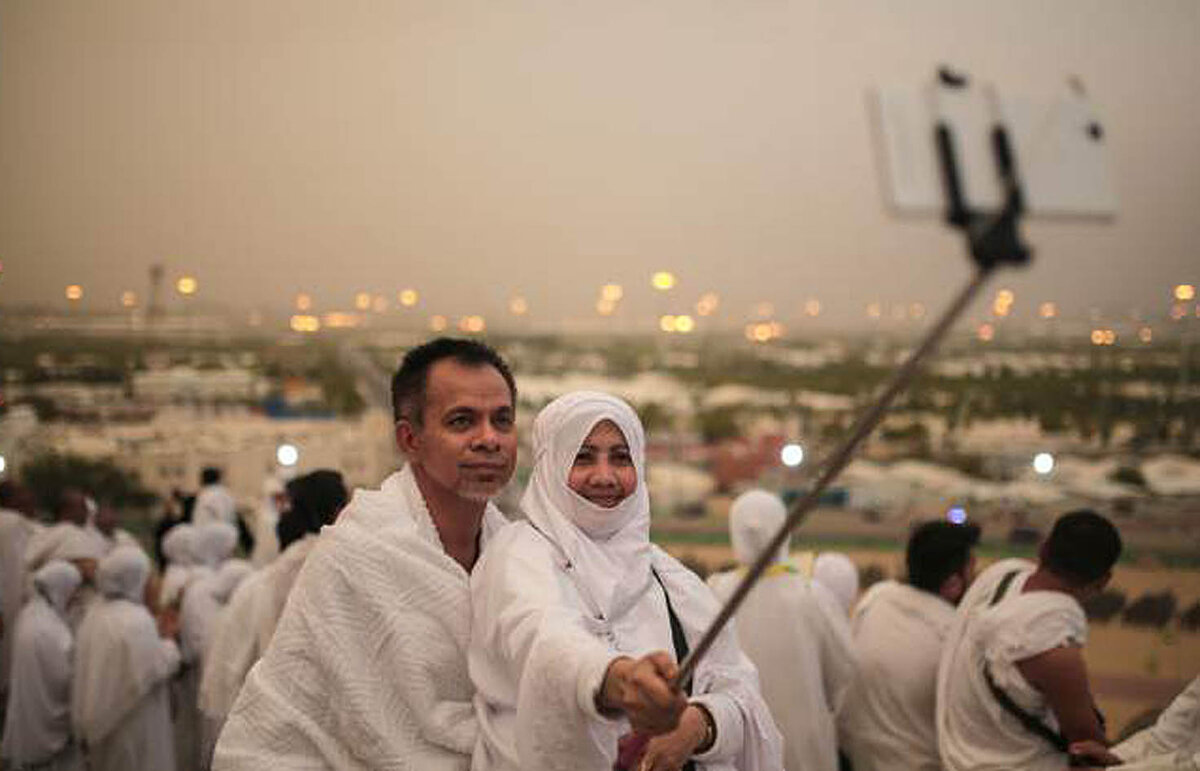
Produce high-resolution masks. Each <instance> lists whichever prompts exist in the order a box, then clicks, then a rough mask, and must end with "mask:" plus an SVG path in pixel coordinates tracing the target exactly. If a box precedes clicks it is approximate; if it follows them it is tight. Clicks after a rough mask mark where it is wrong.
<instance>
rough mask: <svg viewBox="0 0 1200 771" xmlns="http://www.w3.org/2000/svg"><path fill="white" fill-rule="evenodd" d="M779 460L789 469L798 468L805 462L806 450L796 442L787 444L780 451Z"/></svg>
mask: <svg viewBox="0 0 1200 771" xmlns="http://www.w3.org/2000/svg"><path fill="white" fill-rule="evenodd" d="M779 460H780V461H782V462H783V465H785V466H787V467H788V468H796V467H797V466H799V465H800V464H801V463H803V462H804V448H803V447H801V446H800V445H799V444H798V443H796V442H790V443H788V444H785V445H784V446H783V448H782V449H781V450H780V451H779Z"/></svg>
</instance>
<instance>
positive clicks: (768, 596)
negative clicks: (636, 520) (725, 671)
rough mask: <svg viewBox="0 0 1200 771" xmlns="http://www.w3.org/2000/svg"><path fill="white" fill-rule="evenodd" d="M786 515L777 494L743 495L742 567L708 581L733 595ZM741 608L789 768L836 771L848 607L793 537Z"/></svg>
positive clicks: (736, 507)
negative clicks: (792, 550)
mask: <svg viewBox="0 0 1200 771" xmlns="http://www.w3.org/2000/svg"><path fill="white" fill-rule="evenodd" d="M785 519H787V511H786V509H785V508H784V505H783V501H781V500H780V499H779V497H778V496H776V495H773V494H771V493H768V492H766V491H765V490H750V491H747V492H745V493H742V494H741V495H739V496H738V497H737V500H735V501H734V502H733V506H732V507H731V508H730V510H729V535H730V541H731V543H732V545H733V554H734V557H735V558H736V559H737V561H738V563H739V565H741V567H739V568H738V569H737V570H731V571H729V572H726V573H718V574H717V575H714V576H712V577H711V578H710V579H709V584H710V585H711V586H712V588H713V591H714V592H716V595H717V596H718V597H720V598H722V599H727V598H728V597H729V596H730V595H732V594H733V592H734V590H735V589H736V587H737V585H738V583H739V582H740V581H741V580H742V578H743V576H744V575H745V571H746V568H747V567H749V566H750V565H751V564H752V563H753V562H754V561H755V560H756V559H757V558H758V555H759V554H760V553H762V550H763V549H765V548H766V547H767V544H768V543H769V542H770V540H771V538H772V537H773V536H774V535H775V533H776V532H777V531H778V530H779V528H780V527H781V526H782V525H783V522H784V520H785ZM773 556H774V560H773V562H772V564H771V566H770V567H769V568H767V571H766V573H765V574H764V575H763V578H762V579H761V580H760V581H759V583H758V584H756V585H755V587H754V589H752V590H751V592H750V594H749V595H748V596H747V597H746V600H745V602H744V603H743V605H742V606H741V608H740V609H739V610H738V612H737V617H736V619H737V630H738V639H739V640H740V641H741V644H742V647H743V649H744V650H745V651H746V655H747V656H749V657H750V660H751V661H753V662H754V664H755V666H757V667H758V671H759V674H760V675H761V677H762V690H763V698H764V699H766V702H767V704H768V705H769V706H770V708H771V714H772V715H773V716H774V718H775V722H776V724H777V725H778V726H779V730H780V732H781V733H782V734H783V735H784V736H785V737H787V740H786V741H785V743H784V768H786V769H787V771H836V769H837V767H838V760H837V731H836V726H835V723H834V716H835V714H836V712H837V709H838V707H839V706H840V704H841V700H842V697H843V696H844V694H845V691H846V688H847V686H849V684H850V682H851V680H852V679H853V676H854V654H853V652H852V648H851V641H850V630H849V628H848V625H847V622H846V615H845V611H844V610H843V609H842V607H841V605H840V604H839V601H838V600H837V599H836V598H835V597H834V596H833V594H832V593H830V592H828V591H827V590H826V589H824V587H822V586H820V585H819V584H817V583H816V582H815V581H810V580H809V579H808V578H807V577H805V576H804V575H803V574H802V573H801V571H800V569H799V568H797V567H796V565H795V564H793V563H792V562H791V561H790V560H789V559H788V547H787V542H786V541H785V542H784V544H783V545H782V546H781V547H780V548H779V550H778V551H777V552H776V553H775V554H774V555H773Z"/></svg>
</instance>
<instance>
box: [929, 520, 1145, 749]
mask: <svg viewBox="0 0 1200 771" xmlns="http://www.w3.org/2000/svg"><path fill="white" fill-rule="evenodd" d="M1120 554H1121V537H1120V535H1119V534H1118V533H1117V529H1116V528H1115V527H1113V526H1112V523H1110V522H1109V521H1108V520H1107V519H1105V518H1104V517H1102V516H1100V515H1099V514H1096V513H1094V512H1092V511H1086V510H1084V511H1074V512H1071V513H1069V514H1064V515H1063V516H1061V517H1059V518H1058V520H1057V521H1056V522H1055V523H1054V528H1053V529H1052V530H1051V531H1050V535H1049V537H1048V538H1047V539H1046V540H1045V542H1043V543H1042V545H1041V548H1040V550H1039V551H1038V562H1037V564H1036V565H1034V564H1032V563H1029V562H1027V561H1025V560H1002V561H1000V562H998V563H996V564H995V565H992V566H991V567H989V568H988V569H987V570H985V571H984V572H983V573H981V574H980V576H979V578H978V579H977V580H976V581H975V583H974V584H973V585H972V586H971V588H970V589H969V590H968V591H967V594H966V595H965V596H964V597H963V599H962V602H961V603H960V604H959V608H958V611H957V614H956V618H955V623H954V627H953V628H952V629H951V632H950V635H949V636H948V637H947V638H946V643H945V646H944V647H943V651H942V660H941V663H940V665H939V668H938V690H937V735H938V750H939V753H940V754H941V757H942V763H943V765H944V766H945V767H946V769H947V770H948V771H992V770H993V769H994V770H995V771H1001V769H1004V770H1007V769H1014V768H1019V769H1023V770H1025V771H1062V769H1063V768H1065V767H1066V766H1067V764H1068V760H1069V758H1068V747H1069V745H1070V744H1072V743H1076V742H1085V741H1086V742H1090V743H1092V745H1094V746H1095V747H1096V748H1097V750H1098V751H1097V752H1096V753H1095V755H1094V756H1093V758H1092V759H1093V760H1095V761H1100V762H1099V763H1097V764H1098V765H1101V764H1104V765H1107V764H1109V763H1114V762H1119V759H1118V758H1116V756H1114V755H1112V754H1111V753H1109V752H1107V751H1106V750H1104V749H1103V748H1104V747H1105V746H1106V745H1107V739H1106V737H1105V732H1104V723H1103V719H1102V718H1101V716H1100V713H1099V712H1098V711H1097V710H1096V706H1095V701H1094V699H1093V698H1092V692H1091V688H1090V687H1089V685H1088V676H1087V665H1086V664H1085V662H1084V658H1083V646H1084V644H1085V643H1086V642H1087V631H1088V627H1087V616H1085V615H1084V612H1083V607H1082V606H1081V605H1080V603H1081V602H1082V601H1083V600H1086V599H1088V598H1089V597H1092V596H1095V595H1096V594H1097V593H1099V592H1100V591H1102V590H1103V589H1104V587H1105V586H1106V585H1107V584H1108V581H1109V579H1110V578H1111V577H1112V568H1113V565H1114V564H1115V563H1116V561H1117V558H1118V557H1119V556H1120Z"/></svg>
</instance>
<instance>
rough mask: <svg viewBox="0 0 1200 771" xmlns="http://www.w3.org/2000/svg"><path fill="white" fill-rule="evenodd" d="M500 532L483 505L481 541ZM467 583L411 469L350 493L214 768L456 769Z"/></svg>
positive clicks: (467, 709)
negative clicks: (445, 547) (447, 549)
mask: <svg viewBox="0 0 1200 771" xmlns="http://www.w3.org/2000/svg"><path fill="white" fill-rule="evenodd" d="M503 521H504V520H503V516H502V515H501V514H500V512H499V511H498V510H497V509H495V508H494V507H492V506H490V505H489V507H488V511H487V513H486V514H485V515H484V523H483V534H482V536H481V539H482V540H484V541H486V539H487V538H488V537H489V535H490V533H491V532H492V531H494V530H495V529H497V528H498V527H499V526H500V525H501V524H503ZM467 580H468V575H467V572H466V571H465V570H463V569H462V567H461V566H460V565H459V564H458V563H457V562H455V561H454V560H453V559H451V558H450V557H449V556H447V555H446V553H445V552H444V550H443V549H442V545H441V541H440V539H439V538H438V535H437V530H436V529H435V528H434V525H433V522H432V520H431V519H430V517H429V513H428V511H427V510H426V508H425V503H424V500H423V499H422V497H421V494H420V491H419V490H418V488H417V485H416V480H415V479H414V477H413V474H412V471H411V470H410V469H409V468H405V469H404V470H403V471H401V472H399V473H396V474H393V475H392V476H390V477H388V479H387V480H386V481H385V482H384V484H383V486H382V487H381V489H379V490H378V491H364V490H356V491H355V493H354V497H353V499H352V500H351V502H350V505H349V506H348V507H347V508H346V510H345V511H343V512H342V514H341V515H340V516H339V517H338V521H337V524H335V525H333V526H331V527H328V528H326V529H325V530H323V531H322V533H321V536H320V538H319V540H318V542H317V545H316V546H315V547H314V548H313V550H312V552H311V553H310V554H309V556H308V559H307V560H306V561H305V564H304V567H303V569H301V571H300V576H299V578H298V579H297V581H296V585H295V587H294V588H293V590H292V596H291V598H290V600H289V601H288V603H287V608H286V610H285V611H284V614H283V617H282V618H281V619H280V622H279V626H278V628H277V629H276V631H275V636H274V637H273V638H272V640H271V644H270V647H269V648H268V649H267V652H266V654H265V655H264V656H263V658H262V659H261V660H260V661H259V662H258V664H256V665H255V667H254V668H253V669H252V670H251V671H250V674H249V676H248V677H247V678H246V683H245V686H244V687H243V688H242V691H241V694H240V695H239V696H238V699H237V702H236V703H235V704H234V707H233V711H232V712H231V713H230V715H229V720H228V722H227V723H226V724H225V729H224V731H223V732H222V733H221V737H220V739H219V741H218V743H217V750H216V756H215V758H214V763H213V768H214V769H215V771H242V770H243V769H245V770H246V771H250V770H251V769H254V770H255V771H257V770H258V769H263V768H276V769H309V768H312V769H317V768H321V769H327V768H333V769H339V770H340V769H413V770H414V771H416V770H417V769H420V770H421V771H440V770H441V769H446V770H447V771H451V770H452V771H466V769H467V768H468V767H469V765H470V754H471V750H472V748H473V746H474V744H475V737H476V733H477V727H476V721H475V717H474V714H473V711H472V707H471V699H472V696H473V690H472V688H471V683H470V680H469V678H468V676H467V662H466V646H467V637H468V631H469V626H470V621H471V617H470V595H469V591H468V586H467Z"/></svg>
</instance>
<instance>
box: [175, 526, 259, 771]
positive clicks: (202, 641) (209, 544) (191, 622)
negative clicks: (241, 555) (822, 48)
mask: <svg viewBox="0 0 1200 771" xmlns="http://www.w3.org/2000/svg"><path fill="white" fill-rule="evenodd" d="M237 537H238V536H237V528H235V527H234V526H233V525H229V524H226V523H224V522H211V523H209V524H207V525H198V526H196V529H195V533H194V537H193V538H192V539H191V541H190V544H189V545H190V547H191V550H192V566H191V568H190V569H189V571H188V573H187V583H186V584H185V585H184V586H183V589H182V595H181V597H180V606H179V650H180V655H181V659H182V666H181V667H180V669H179V674H178V675H177V676H176V677H175V679H174V680H173V681H172V683H171V704H172V716H171V721H172V724H173V725H174V729H175V757H176V764H177V766H178V771H194V769H197V768H198V767H199V764H200V761H201V758H202V755H203V747H202V740H201V725H202V721H201V717H200V710H199V708H198V703H199V695H200V670H201V660H200V659H201V655H202V652H203V649H204V647H205V646H206V645H207V644H208V638H209V636H210V635H211V633H212V626H213V623H214V621H215V619H216V613H217V610H218V609H219V608H220V605H221V603H223V602H224V601H225V600H226V599H228V594H224V595H220V597H219V598H218V595H217V594H216V593H215V591H214V590H217V589H223V587H224V584H221V583H220V578H219V576H220V569H221V566H222V564H223V563H224V562H225V561H226V560H228V559H229V557H230V555H231V554H233V550H234V549H235V548H237ZM241 576H244V572H242V573H241V574H240V575H239V578H240V577H241ZM227 582H228V579H227ZM234 586H235V587H236V584H235V585H234ZM229 591H232V589H229Z"/></svg>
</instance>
